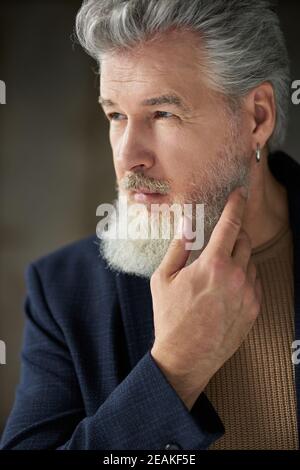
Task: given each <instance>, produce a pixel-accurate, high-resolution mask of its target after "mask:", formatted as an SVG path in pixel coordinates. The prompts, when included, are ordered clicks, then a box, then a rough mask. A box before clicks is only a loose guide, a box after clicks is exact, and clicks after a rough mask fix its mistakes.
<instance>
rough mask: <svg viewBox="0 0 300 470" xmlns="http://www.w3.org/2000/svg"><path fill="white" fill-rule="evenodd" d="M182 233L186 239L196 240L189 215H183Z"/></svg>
mask: <svg viewBox="0 0 300 470" xmlns="http://www.w3.org/2000/svg"><path fill="white" fill-rule="evenodd" d="M182 233H183V235H184V238H185V239H186V240H194V238H195V234H194V233H193V223H192V220H191V219H190V218H189V217H187V216H184V217H183V225H182Z"/></svg>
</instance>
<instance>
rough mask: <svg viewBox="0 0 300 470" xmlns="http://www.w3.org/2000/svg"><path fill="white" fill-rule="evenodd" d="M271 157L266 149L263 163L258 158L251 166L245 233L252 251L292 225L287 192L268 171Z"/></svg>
mask: <svg viewBox="0 0 300 470" xmlns="http://www.w3.org/2000/svg"><path fill="white" fill-rule="evenodd" d="M268 153H269V152H268V148H267V147H266V146H265V147H264V148H263V150H262V153H261V160H260V162H258V163H257V161H256V158H255V157H254V158H252V162H251V171H250V184H249V192H248V201H247V205H246V210H245V215H244V220H243V229H244V230H245V231H246V232H247V234H248V235H249V237H250V240H251V245H252V249H255V248H257V247H259V246H260V245H263V244H264V243H266V242H268V241H269V240H271V239H272V238H273V237H275V236H276V235H277V234H278V233H279V232H280V231H281V230H282V229H283V228H284V227H285V226H287V225H288V224H289V213H288V199H287V191H286V189H285V188H284V186H282V185H281V184H280V183H279V182H278V181H277V180H276V178H275V177H274V176H273V174H272V172H271V170H270V169H269V165H268Z"/></svg>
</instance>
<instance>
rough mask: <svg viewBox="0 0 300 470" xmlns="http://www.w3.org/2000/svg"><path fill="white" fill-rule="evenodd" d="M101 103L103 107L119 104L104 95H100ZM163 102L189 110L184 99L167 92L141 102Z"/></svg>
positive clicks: (148, 103) (185, 110) (149, 103)
mask: <svg viewBox="0 0 300 470" xmlns="http://www.w3.org/2000/svg"><path fill="white" fill-rule="evenodd" d="M99 103H100V104H101V105H102V107H106V108H109V107H112V106H117V104H116V103H114V102H113V101H111V100H109V99H105V98H103V97H102V96H100V97H99ZM163 104H169V105H173V106H176V107H177V108H178V109H180V110H181V111H184V112H189V109H188V107H187V106H186V105H185V104H184V103H183V101H182V99H181V98H180V97H179V96H178V95H175V94H172V93H171V94H166V95H161V96H155V97H153V98H147V99H146V100H143V101H142V102H141V105H142V106H157V105H163Z"/></svg>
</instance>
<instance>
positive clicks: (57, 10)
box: [0, 0, 300, 434]
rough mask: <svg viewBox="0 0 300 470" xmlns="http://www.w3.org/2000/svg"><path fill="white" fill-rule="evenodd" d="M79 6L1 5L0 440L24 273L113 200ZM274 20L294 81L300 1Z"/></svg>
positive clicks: (298, 67) (297, 111)
mask: <svg viewBox="0 0 300 470" xmlns="http://www.w3.org/2000/svg"><path fill="white" fill-rule="evenodd" d="M80 4H81V1H79V0H26V1H24V0H20V1H16V0H2V1H1V3H0V80H4V81H5V83H6V87H7V96H6V99H7V104H6V105H0V131H1V134H0V164H1V182H0V191H1V198H0V204H1V232H0V233H1V245H0V246H1V258H0V275H1V282H0V286H1V296H0V312H1V313H0V340H4V341H5V343H6V347H7V351H6V353H7V357H6V360H7V364H6V365H0V434H1V431H2V428H3V426H4V423H5V420H6V418H7V415H8V413H9V410H10V408H11V405H12V402H13V399H14V390H15V386H16V383H17V381H18V374H19V362H20V347H21V339H22V328H23V311H22V305H23V299H24V295H25V285H24V269H25V267H26V265H27V264H28V262H30V261H31V260H33V259H36V258H37V257H39V256H41V255H42V254H45V253H47V252H49V251H51V250H53V249H55V248H57V247H59V246H61V245H63V244H66V243H68V242H71V241H73V240H76V239H79V238H81V237H84V236H87V235H89V234H92V233H95V228H96V223H97V218H96V215H95V212H96V207H97V206H98V204H100V203H101V202H108V201H110V200H111V199H112V198H113V196H114V172H113V166H112V160H111V152H110V147H109V141H108V125H107V123H106V121H105V119H104V117H103V115H102V113H101V111H100V108H99V105H98V104H97V96H98V78H97V75H96V73H95V71H96V64H95V63H94V62H93V61H92V59H90V58H89V57H88V56H87V55H86V54H85V53H84V52H83V51H82V50H81V49H80V47H79V46H78V45H77V46H74V44H73V43H72V40H71V35H72V33H73V28H74V20H75V16H76V12H77V10H78V9H79V7H80ZM279 14H280V18H281V21H282V26H283V29H284V32H285V34H286V38H287V43H288V49H289V52H290V57H291V63H292V78H293V80H296V79H300V31H299V26H298V20H299V18H300V2H299V1H296V0H295V1H291V0H284V1H281V2H280V4H279ZM299 125H300V105H299V106H295V105H292V104H291V121H290V130H289V135H288V139H287V143H286V146H285V150H286V151H287V152H289V153H290V154H291V155H292V156H293V157H294V158H296V159H298V160H299V161H300V148H299V143H300V142H299V136H298V132H299V131H298V130H299Z"/></svg>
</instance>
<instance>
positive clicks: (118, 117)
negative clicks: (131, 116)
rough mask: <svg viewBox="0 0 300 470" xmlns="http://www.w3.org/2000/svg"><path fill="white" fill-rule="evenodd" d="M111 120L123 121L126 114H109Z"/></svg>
mask: <svg viewBox="0 0 300 470" xmlns="http://www.w3.org/2000/svg"><path fill="white" fill-rule="evenodd" d="M107 119H108V120H109V121H123V120H124V119H126V118H125V116H124V114H120V113H110V114H108V115H107Z"/></svg>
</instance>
